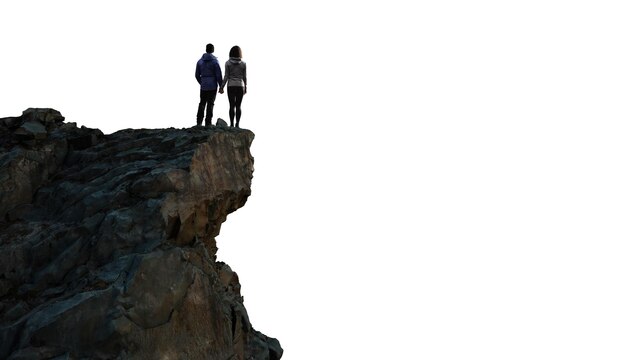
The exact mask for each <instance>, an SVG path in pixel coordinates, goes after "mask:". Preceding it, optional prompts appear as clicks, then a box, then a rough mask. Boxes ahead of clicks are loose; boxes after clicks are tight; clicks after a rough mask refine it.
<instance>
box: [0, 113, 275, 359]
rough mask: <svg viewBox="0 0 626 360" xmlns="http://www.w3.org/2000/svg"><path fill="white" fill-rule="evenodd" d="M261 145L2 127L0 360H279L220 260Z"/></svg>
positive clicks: (215, 131) (7, 123) (40, 125)
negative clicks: (219, 242)
mask: <svg viewBox="0 0 626 360" xmlns="http://www.w3.org/2000/svg"><path fill="white" fill-rule="evenodd" d="M253 138H254V134H253V133H252V132H250V131H247V130H241V129H231V128H227V127H213V128H210V129H204V128H191V129H183V130H179V129H157V130H146V129H142V130H123V131H119V132H117V133H114V134H111V135H103V134H102V133H101V132H100V131H99V130H94V129H88V128H84V127H80V128H79V127H77V126H76V125H75V124H73V123H65V122H64V118H63V116H61V114H60V113H59V112H57V111H55V110H52V109H28V110H26V111H25V112H24V113H23V114H22V115H21V116H19V117H10V118H3V119H0V359H12V360H17V359H220V360H227V359H279V358H280V357H281V356H282V349H281V347H280V344H279V342H278V341H277V340H276V339H273V338H270V337H267V336H265V335H263V334H262V333H260V332H258V331H256V330H254V329H253V328H252V326H251V324H250V320H249V318H248V315H247V313H246V309H245V308H244V306H243V297H242V296H241V294H240V284H239V280H238V277H237V274H236V273H235V272H234V271H233V270H232V269H231V268H230V267H229V266H228V265H226V264H224V263H223V262H219V261H217V260H216V252H217V246H216V242H215V237H216V236H217V235H218V234H219V231H220V226H221V224H222V223H223V222H224V221H225V220H226V216H227V215H228V214H229V213H231V212H233V211H235V210H237V209H238V208H240V207H241V206H243V205H244V204H245V202H246V200H247V198H248V196H249V195H250V185H251V179H252V172H253V158H252V156H251V155H250V145H251V142H252V140H253Z"/></svg>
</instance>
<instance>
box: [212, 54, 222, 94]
mask: <svg viewBox="0 0 626 360" xmlns="http://www.w3.org/2000/svg"><path fill="white" fill-rule="evenodd" d="M214 71H215V80H217V85H219V87H220V88H221V87H222V69H221V68H220V63H218V62H217V60H216V61H215V70H214Z"/></svg>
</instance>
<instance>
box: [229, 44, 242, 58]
mask: <svg viewBox="0 0 626 360" xmlns="http://www.w3.org/2000/svg"><path fill="white" fill-rule="evenodd" d="M228 56H229V57H239V58H240V57H241V48H240V47H239V46H237V45H235V46H233V47H232V48H230V52H229V53H228Z"/></svg>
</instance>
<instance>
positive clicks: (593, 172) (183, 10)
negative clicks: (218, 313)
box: [0, 0, 626, 360]
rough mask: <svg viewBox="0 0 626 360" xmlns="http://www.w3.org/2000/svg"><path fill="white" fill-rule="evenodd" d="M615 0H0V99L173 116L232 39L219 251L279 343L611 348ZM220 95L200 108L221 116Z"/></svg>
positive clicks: (468, 351)
mask: <svg viewBox="0 0 626 360" xmlns="http://www.w3.org/2000/svg"><path fill="white" fill-rule="evenodd" d="M625 18H626V11H625V8H624V5H623V2H622V1H603V0H595V1H575V0H574V1H555V0H542V1H534V0H530V1H528V0H527V1H485V0H477V1H451V0H448V1H446V0H440V1H416V2H411V1H399V0H389V1H368V0H364V1H358V2H357V1H354V2H350V1H338V0H334V1H326V0H319V1H310V2H298V1H274V0H266V1H246V0H240V1H220V2H211V1H193V2H192V1H178V2H161V1H151V2H147V1H145V2H144V1H106V2H105V1H98V2H96V1H24V0H22V1H19V2H18V1H10V2H9V1H3V2H2V3H1V5H0V116H2V117H4V116H16V115H19V114H21V112H22V111H23V110H24V109H26V108H28V107H53V108H55V109H57V110H59V111H61V112H62V113H63V115H64V116H65V117H66V121H71V122H76V123H78V125H84V126H88V127H94V128H100V129H101V130H103V131H104V132H105V133H111V132H113V131H116V130H119V129H123V128H128V127H133V128H161V127H177V128H182V127H190V126H192V125H194V123H195V112H196V108H197V102H198V92H199V86H198V84H197V83H196V80H195V79H194V76H193V74H194V70H195V63H196V61H197V60H198V59H199V58H200V56H201V55H202V53H203V52H204V47H205V44H206V43H208V42H211V43H213V44H214V45H215V49H216V51H215V55H217V56H218V58H219V60H220V64H222V66H223V63H224V61H225V60H227V55H228V50H229V49H230V47H231V46H232V45H239V46H241V48H242V50H243V55H244V58H243V59H244V60H245V61H246V62H247V63H248V80H249V86H248V95H246V97H244V101H243V117H242V120H241V125H242V127H245V128H249V129H251V130H253V131H254V132H255V134H256V139H255V142H254V144H253V147H252V152H253V155H254V156H255V168H256V171H255V177H254V180H253V194H252V196H251V197H250V198H249V200H248V204H247V205H246V206H245V207H244V208H242V209H241V210H239V211H237V212H236V213H234V214H232V215H231V216H229V219H228V221H227V222H226V223H225V224H224V226H223V228H222V233H221V235H220V236H219V237H218V239H217V240H218V246H219V247H220V251H219V252H218V259H220V260H223V261H225V262H227V263H228V264H230V265H231V266H232V267H233V269H235V270H236V271H237V272H238V273H239V275H240V279H241V282H242V284H243V288H242V291H243V295H244V296H245V304H246V307H247V309H248V312H249V314H250V318H251V320H252V323H253V325H254V326H255V328H257V329H259V330H261V331H262V332H264V333H266V334H267V335H270V336H273V337H277V338H278V339H279V340H280V341H281V344H282V346H283V348H284V349H285V355H284V357H283V358H284V359H287V360H302V359H498V360H500V359H624V358H625V357H626V345H625V344H626V340H625V339H626V287H625V284H624V281H625V275H626V257H625V256H626V251H625V249H626V247H625V245H624V241H625V239H626V238H625V236H624V235H625V231H624V224H625V219H626V190H625V189H626V187H625V184H626V171H625V160H626V159H625V154H626V152H625V151H626V145H625V144H626V141H625V135H626V131H625V130H626V127H625V125H624V120H625V116H624V115H625V111H624V105H625V99H626V70H625V69H626V51H625V41H624V40H625V34H626V21H624V19H625ZM227 110H228V109H227V99H226V95H218V99H217V101H216V105H215V113H216V114H215V117H222V118H224V119H227V116H228V114H227Z"/></svg>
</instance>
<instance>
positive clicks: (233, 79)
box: [220, 45, 248, 127]
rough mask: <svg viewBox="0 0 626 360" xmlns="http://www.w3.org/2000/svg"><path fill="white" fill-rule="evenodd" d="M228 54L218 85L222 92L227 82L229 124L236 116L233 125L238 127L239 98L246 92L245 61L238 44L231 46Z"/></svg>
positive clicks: (239, 116)
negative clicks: (220, 82)
mask: <svg viewBox="0 0 626 360" xmlns="http://www.w3.org/2000/svg"><path fill="white" fill-rule="evenodd" d="M228 56H229V57H230V59H228V61H226V64H225V65H224V68H225V70H224V81H223V82H222V85H221V87H220V94H223V93H224V86H226V85H227V84H228V102H229V103H230V109H229V110H228V116H229V117H230V126H231V127H232V126H233V120H234V119H235V118H236V119H237V124H236V125H234V126H236V127H239V120H240V119H241V100H242V99H243V95H244V94H245V93H246V92H248V79H247V77H246V63H245V62H243V61H241V48H240V47H239V46H236V45H235V46H233V47H232V48H231V49H230V53H229V54H228Z"/></svg>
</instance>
